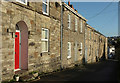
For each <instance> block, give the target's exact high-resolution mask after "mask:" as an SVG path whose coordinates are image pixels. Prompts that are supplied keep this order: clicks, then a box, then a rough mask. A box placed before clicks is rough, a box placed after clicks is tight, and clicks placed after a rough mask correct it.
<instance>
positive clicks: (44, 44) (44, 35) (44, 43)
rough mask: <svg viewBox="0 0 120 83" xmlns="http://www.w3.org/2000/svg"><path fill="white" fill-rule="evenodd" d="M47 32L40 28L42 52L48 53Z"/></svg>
mask: <svg viewBox="0 0 120 83" xmlns="http://www.w3.org/2000/svg"><path fill="white" fill-rule="evenodd" d="M48 39H49V30H48V29H44V28H42V39H41V41H42V52H48Z"/></svg>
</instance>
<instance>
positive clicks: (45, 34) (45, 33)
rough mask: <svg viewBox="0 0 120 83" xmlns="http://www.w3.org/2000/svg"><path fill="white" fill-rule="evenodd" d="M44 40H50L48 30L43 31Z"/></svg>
mask: <svg viewBox="0 0 120 83" xmlns="http://www.w3.org/2000/svg"><path fill="white" fill-rule="evenodd" d="M42 39H48V30H45V29H42Z"/></svg>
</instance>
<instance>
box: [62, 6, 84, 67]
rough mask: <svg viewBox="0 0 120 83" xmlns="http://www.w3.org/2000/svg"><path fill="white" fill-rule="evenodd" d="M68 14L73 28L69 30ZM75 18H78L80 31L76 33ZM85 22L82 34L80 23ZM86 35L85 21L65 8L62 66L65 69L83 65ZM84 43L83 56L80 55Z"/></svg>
mask: <svg viewBox="0 0 120 83" xmlns="http://www.w3.org/2000/svg"><path fill="white" fill-rule="evenodd" d="M68 14H70V16H71V28H70V29H69V28H68ZM75 18H77V23H78V29H77V31H75ZM81 20H82V21H83V28H82V33H81V32H80V29H81V25H80V22H81ZM84 33H85V21H84V20H83V19H81V18H80V17H78V16H76V15H75V14H74V13H72V12H71V11H70V10H69V9H67V8H65V7H64V12H63V49H62V50H63V53H62V66H63V68H66V67H71V66H74V65H75V64H76V63H78V62H79V64H81V63H82V59H83V56H84ZM68 42H71V58H69V59H68V58H67V56H68V46H67V45H68ZM75 42H77V47H78V48H77V61H75ZM80 43H82V54H80V48H81V45H80Z"/></svg>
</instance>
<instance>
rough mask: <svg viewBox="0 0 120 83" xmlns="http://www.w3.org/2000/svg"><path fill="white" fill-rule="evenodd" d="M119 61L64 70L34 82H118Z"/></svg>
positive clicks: (108, 61)
mask: <svg viewBox="0 0 120 83" xmlns="http://www.w3.org/2000/svg"><path fill="white" fill-rule="evenodd" d="M117 74H118V61H117V60H106V61H102V62H97V63H94V64H88V65H85V67H79V66H78V67H75V68H72V69H67V70H63V71H61V72H56V73H53V74H50V75H48V76H45V77H42V78H41V79H40V80H37V81H34V83H35V82H41V81H44V82H46V83H48V81H52V82H53V81H60V82H69V81H82V82H92V81H96V82H97V81H99V82H100V81H101V82H108V81H110V82H114V83H115V82H118V76H117ZM31 83H33V82H31Z"/></svg>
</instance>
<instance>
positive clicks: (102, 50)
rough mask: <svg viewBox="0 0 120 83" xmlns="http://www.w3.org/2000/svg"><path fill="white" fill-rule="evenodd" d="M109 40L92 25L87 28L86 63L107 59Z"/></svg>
mask: <svg viewBox="0 0 120 83" xmlns="http://www.w3.org/2000/svg"><path fill="white" fill-rule="evenodd" d="M107 41H108V40H107V38H106V37H105V36H104V35H103V34H101V33H99V32H98V31H96V30H95V29H94V28H93V27H91V26H90V25H88V24H87V25H86V28H85V63H92V62H97V61H99V60H101V59H102V58H106V59H107V44H108V43H107Z"/></svg>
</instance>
